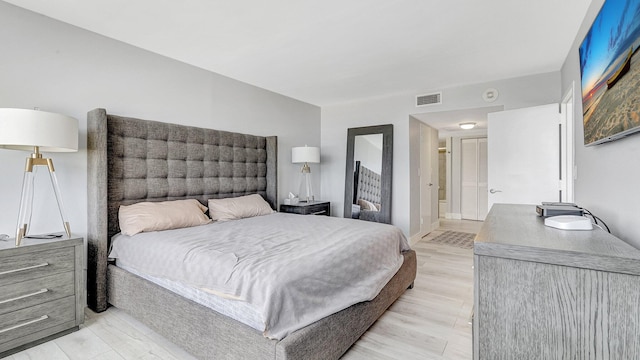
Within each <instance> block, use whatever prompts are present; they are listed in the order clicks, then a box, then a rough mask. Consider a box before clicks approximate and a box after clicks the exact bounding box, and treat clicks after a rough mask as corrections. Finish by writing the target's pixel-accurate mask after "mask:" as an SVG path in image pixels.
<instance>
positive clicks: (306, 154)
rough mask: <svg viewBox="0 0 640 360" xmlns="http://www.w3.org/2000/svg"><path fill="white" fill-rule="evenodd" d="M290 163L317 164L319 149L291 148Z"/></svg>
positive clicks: (310, 147)
mask: <svg viewBox="0 0 640 360" xmlns="http://www.w3.org/2000/svg"><path fill="white" fill-rule="evenodd" d="M291 162H292V163H294V164H297V163H319V162H320V148H317V147H312V146H300V147H294V148H291Z"/></svg>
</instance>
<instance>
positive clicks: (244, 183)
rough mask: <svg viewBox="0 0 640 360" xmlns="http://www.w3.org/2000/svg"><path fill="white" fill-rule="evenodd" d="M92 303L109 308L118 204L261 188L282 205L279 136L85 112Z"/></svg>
mask: <svg viewBox="0 0 640 360" xmlns="http://www.w3.org/2000/svg"><path fill="white" fill-rule="evenodd" d="M87 120H88V125H87V128H88V133H87V149H88V164H87V165H88V181H87V183H88V234H87V237H88V239H87V240H88V246H89V249H88V250H89V253H88V255H89V257H88V274H87V303H88V305H89V306H90V307H91V308H92V309H93V310H95V311H103V310H105V309H106V307H107V298H106V268H107V255H108V254H107V253H108V249H109V241H110V238H111V236H113V235H114V234H116V233H117V232H119V231H120V230H119V225H118V209H119V207H120V205H129V204H133V203H136V202H140V201H165V200H179V199H197V200H199V201H200V202H201V203H203V204H205V205H206V204H207V200H208V199H210V198H226V197H236V196H241V195H247V194H255V193H258V194H260V195H262V196H263V197H264V198H265V200H267V202H269V204H270V205H271V207H272V208H274V209H275V208H276V204H277V138H276V137H275V136H273V137H262V136H253V135H245V134H238V133H231V132H226V131H218V130H211V129H203V128H197V127H191V126H184V125H176V124H168V123H162V122H157V121H148V120H140V119H134V118H127V117H121V116H115V115H109V114H107V112H106V110H104V109H95V110H92V111H90V112H89V113H88V115H87Z"/></svg>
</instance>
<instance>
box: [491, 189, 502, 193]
mask: <svg viewBox="0 0 640 360" xmlns="http://www.w3.org/2000/svg"><path fill="white" fill-rule="evenodd" d="M489 192H490V193H492V194H495V193H499V192H502V190H496V189H491V190H489Z"/></svg>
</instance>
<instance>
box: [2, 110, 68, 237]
mask: <svg viewBox="0 0 640 360" xmlns="http://www.w3.org/2000/svg"><path fill="white" fill-rule="evenodd" d="M0 148H4V149H12V150H23V151H31V152H32V154H31V156H30V157H28V158H27V162H26V166H25V169H24V177H23V180H22V195H21V198H20V210H19V212H18V225H17V229H16V246H20V243H21V241H22V239H23V238H24V237H25V236H27V234H28V232H29V222H30V221H31V213H32V210H33V209H32V207H33V184H34V181H33V180H34V173H33V170H34V167H36V166H46V167H47V168H48V170H49V177H50V179H51V185H52V186H53V192H54V194H55V196H56V200H57V202H58V210H59V211H60V217H61V218H62V226H63V227H64V231H65V232H66V233H67V236H71V228H70V226H69V222H68V221H67V218H66V216H65V213H64V207H63V204H62V197H61V196H60V188H59V187H58V179H57V178H56V173H55V169H54V167H53V160H52V159H48V158H44V157H42V154H41V153H40V152H41V151H42V152H71V151H78V120H76V119H74V118H72V117H69V116H65V115H60V114H54V113H50V112H45V111H39V110H28V109H0Z"/></svg>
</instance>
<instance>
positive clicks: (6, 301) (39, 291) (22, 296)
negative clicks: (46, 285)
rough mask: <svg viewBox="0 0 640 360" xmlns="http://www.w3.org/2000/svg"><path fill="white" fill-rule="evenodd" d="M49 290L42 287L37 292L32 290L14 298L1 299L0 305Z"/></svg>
mask: <svg viewBox="0 0 640 360" xmlns="http://www.w3.org/2000/svg"><path fill="white" fill-rule="evenodd" d="M47 291H49V290H48V289H40V290H38V291H36V292H32V293H31V294H26V295H21V296H18V297H14V298H13V299H7V300H0V305H2V304H6V303H10V302H12V301H16V300H20V299H26V298H28V297H32V296H36V295H40V294H44V293H46V292H47Z"/></svg>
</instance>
